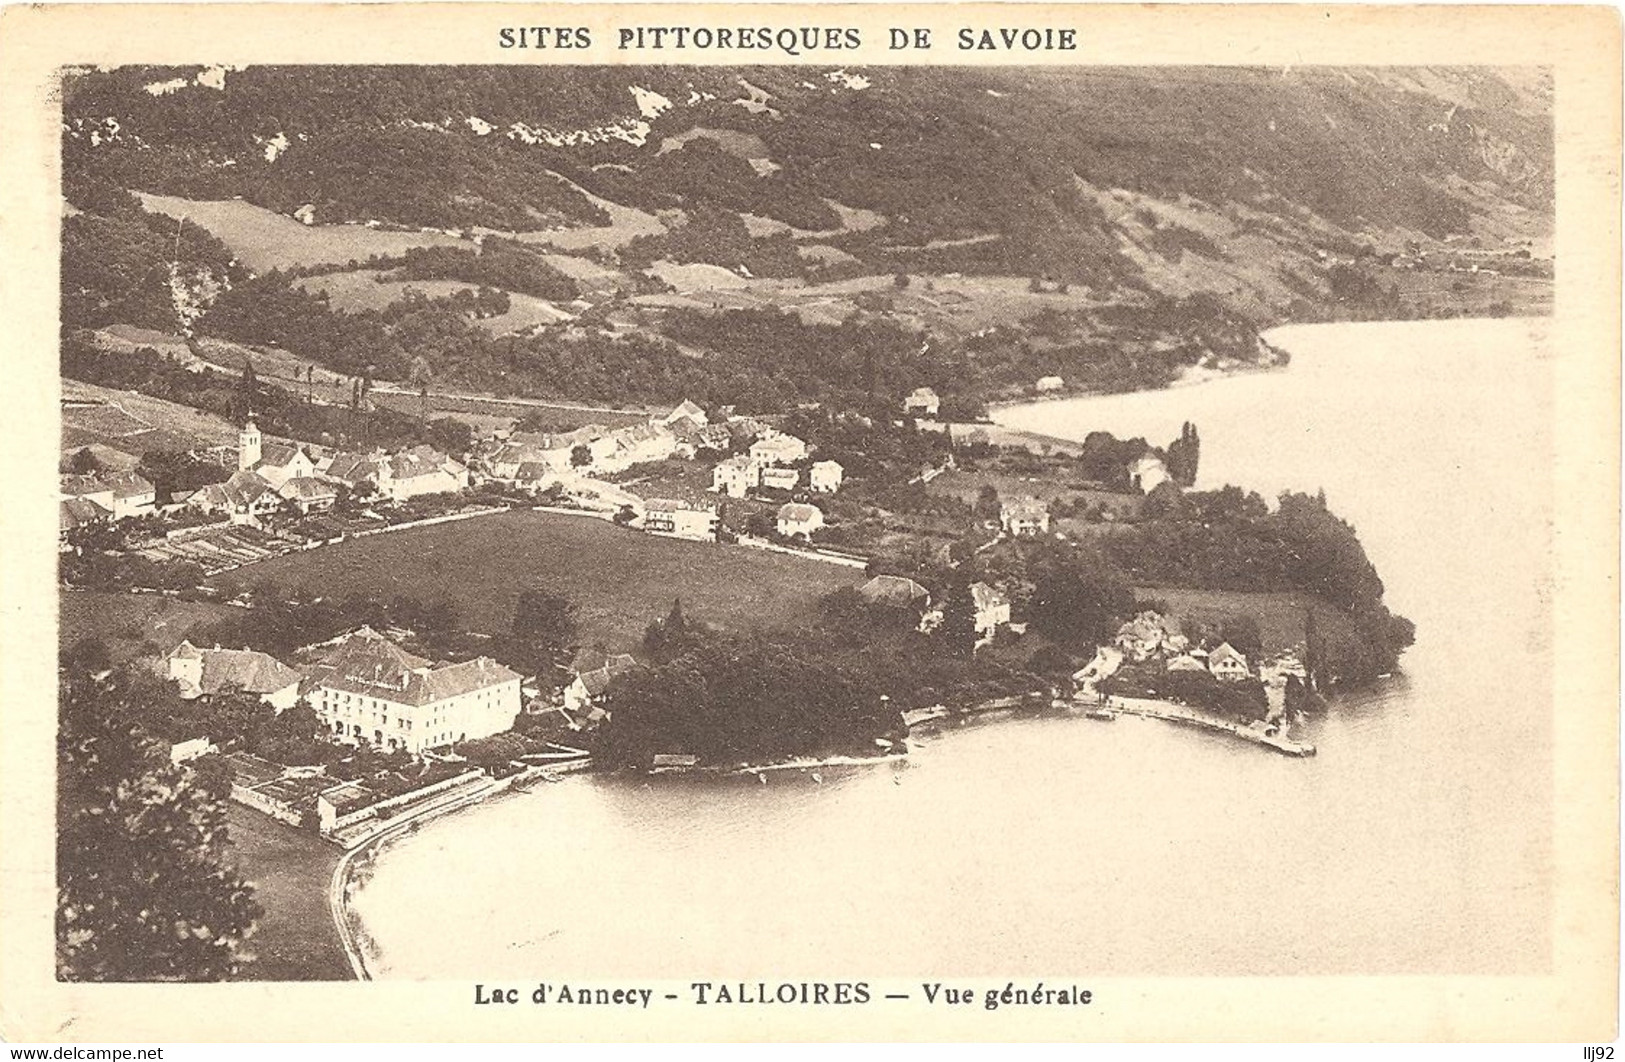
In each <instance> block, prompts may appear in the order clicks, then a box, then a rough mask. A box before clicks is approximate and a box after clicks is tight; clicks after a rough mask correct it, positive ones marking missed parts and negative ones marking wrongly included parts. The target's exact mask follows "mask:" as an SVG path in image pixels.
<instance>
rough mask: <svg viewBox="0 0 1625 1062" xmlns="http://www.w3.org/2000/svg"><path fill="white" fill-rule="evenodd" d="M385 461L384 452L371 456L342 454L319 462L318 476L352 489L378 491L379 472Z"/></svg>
mask: <svg viewBox="0 0 1625 1062" xmlns="http://www.w3.org/2000/svg"><path fill="white" fill-rule="evenodd" d="M385 460H386V458H385V455H384V454H383V452H382V451H379V452H376V453H371V454H356V453H344V452H340V453H336V454H334V455H332V456H331V457H329V458H326V459H324V460H322V461H320V462H318V463H317V465H316V474H317V475H319V476H321V477H322V478H323V479H327V480H331V481H332V482H334V483H343V484H345V485H347V486H349V487H351V488H360V487H369V488H373V489H376V488H377V486H378V475H379V470H380V469H381V467H382V465H383V463H384V461H385Z"/></svg>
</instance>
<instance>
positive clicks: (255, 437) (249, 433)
mask: <svg viewBox="0 0 1625 1062" xmlns="http://www.w3.org/2000/svg"><path fill="white" fill-rule="evenodd" d="M259 463H260V429H259V428H258V427H257V426H255V424H254V418H253V417H250V418H248V423H247V424H244V425H243V430H242V431H241V432H240V433H238V435H237V471H239V472H246V471H248V470H249V469H251V468H253V467H254V466H255V465H257V464H259Z"/></svg>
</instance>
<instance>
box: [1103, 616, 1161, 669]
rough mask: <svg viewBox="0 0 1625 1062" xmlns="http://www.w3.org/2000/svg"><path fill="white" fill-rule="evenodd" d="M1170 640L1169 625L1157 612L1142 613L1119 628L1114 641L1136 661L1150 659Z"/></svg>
mask: <svg viewBox="0 0 1625 1062" xmlns="http://www.w3.org/2000/svg"><path fill="white" fill-rule="evenodd" d="M1167 640H1168V625H1167V624H1166V623H1164V622H1163V619H1162V617H1161V616H1160V615H1158V614H1157V613H1155V612H1142V613H1140V614H1139V615H1138V616H1135V617H1134V618H1133V619H1131V620H1129V621H1128V622H1127V623H1125V624H1123V625H1122V626H1121V627H1119V628H1117V636H1116V637H1115V638H1114V639H1112V641H1113V643H1114V644H1115V645H1116V646H1117V648H1119V649H1121V650H1122V651H1123V653H1124V654H1125V655H1126V656H1128V657H1130V658H1131V659H1133V660H1135V661H1144V660H1148V659H1150V658H1151V657H1152V656H1153V655H1155V654H1156V653H1158V652H1160V651H1161V649H1162V647H1163V645H1164V643H1166V642H1167Z"/></svg>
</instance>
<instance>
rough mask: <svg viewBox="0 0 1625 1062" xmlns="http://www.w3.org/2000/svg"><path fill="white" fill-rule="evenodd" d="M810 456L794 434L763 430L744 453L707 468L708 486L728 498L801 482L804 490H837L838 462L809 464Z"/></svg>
mask: <svg viewBox="0 0 1625 1062" xmlns="http://www.w3.org/2000/svg"><path fill="white" fill-rule="evenodd" d="M810 455H811V447H809V446H808V445H807V444H806V443H805V442H803V441H802V440H800V439H798V438H796V437H795V436H794V435H787V434H785V433H784V432H780V431H772V430H768V431H764V432H762V433H761V434H760V435H759V436H757V438H756V439H755V441H754V442H752V443H751V444H750V449H749V450H748V451H747V452H745V453H741V454H735V455H734V456H733V457H730V458H727V459H726V460H724V461H721V462H718V464H717V466H716V467H715V468H713V469H712V470H711V489H712V490H713V491H715V492H716V493H718V494H723V495H726V496H727V497H730V498H743V497H746V496H747V495H749V494H751V493H753V492H755V491H758V490H762V489H767V490H776V491H784V492H789V491H793V490H796V489H798V488H800V487H802V486H803V483H805V486H806V489H808V490H811V491H815V492H817V493H820V494H834V493H835V492H836V491H839V490H840V489H841V482H842V480H843V479H844V478H845V475H846V470H845V469H844V468H842V467H841V464H840V462H838V461H813V462H811V464H810V465H809V464H808V460H809V457H810ZM802 465H806V466H807V467H806V468H805V470H803V468H801V467H799V466H802ZM803 471H805V474H806V479H805V481H803V479H802V474H803Z"/></svg>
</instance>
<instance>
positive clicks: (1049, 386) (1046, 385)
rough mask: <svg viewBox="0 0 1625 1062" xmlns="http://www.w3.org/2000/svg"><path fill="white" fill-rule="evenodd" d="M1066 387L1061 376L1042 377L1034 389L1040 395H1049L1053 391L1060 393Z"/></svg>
mask: <svg viewBox="0 0 1625 1062" xmlns="http://www.w3.org/2000/svg"><path fill="white" fill-rule="evenodd" d="M1065 386H1066V382H1065V381H1064V380H1062V379H1061V378H1060V377H1059V376H1040V377H1039V378H1038V382H1037V383H1036V384H1034V385H1033V389H1034V390H1036V391H1037V392H1038V393H1039V394H1048V393H1050V392H1053V391H1059V390H1060V389H1061V388H1062V387H1065Z"/></svg>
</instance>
